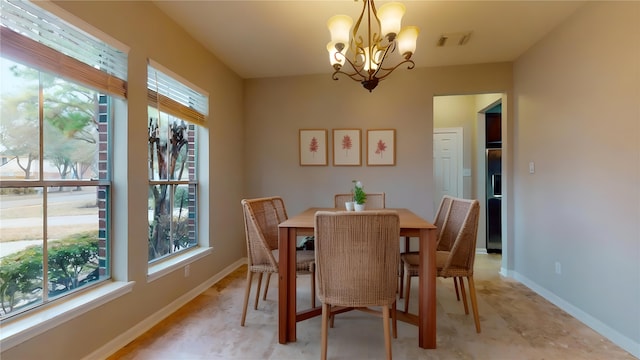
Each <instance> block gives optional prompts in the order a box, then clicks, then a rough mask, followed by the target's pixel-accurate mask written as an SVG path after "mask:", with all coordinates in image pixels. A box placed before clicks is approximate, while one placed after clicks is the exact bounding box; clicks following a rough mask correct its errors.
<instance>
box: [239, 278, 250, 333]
mask: <svg viewBox="0 0 640 360" xmlns="http://www.w3.org/2000/svg"><path fill="white" fill-rule="evenodd" d="M252 279H253V273H252V272H251V271H249V270H247V286H246V289H245V290H244V306H243V307H242V320H240V326H244V320H245V319H246V318H247V305H248V304H249V293H250V292H251V280H252Z"/></svg>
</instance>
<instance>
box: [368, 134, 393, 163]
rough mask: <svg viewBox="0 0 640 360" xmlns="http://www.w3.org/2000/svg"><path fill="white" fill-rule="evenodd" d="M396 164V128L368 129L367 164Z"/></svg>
mask: <svg viewBox="0 0 640 360" xmlns="http://www.w3.org/2000/svg"><path fill="white" fill-rule="evenodd" d="M395 164H396V130H395V129H370V130H367V165H368V166H394V165H395Z"/></svg>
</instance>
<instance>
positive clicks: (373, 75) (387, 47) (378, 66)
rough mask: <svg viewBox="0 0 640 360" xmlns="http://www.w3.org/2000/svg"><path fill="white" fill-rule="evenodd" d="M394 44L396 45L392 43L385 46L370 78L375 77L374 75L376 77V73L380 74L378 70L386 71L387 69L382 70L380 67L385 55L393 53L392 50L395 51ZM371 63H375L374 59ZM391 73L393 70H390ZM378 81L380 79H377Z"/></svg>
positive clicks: (385, 57)
mask: <svg viewBox="0 0 640 360" xmlns="http://www.w3.org/2000/svg"><path fill="white" fill-rule="evenodd" d="M395 44H396V43H395V42H393V43H391V44H389V45H387V46H386V47H385V48H384V54H382V57H381V58H380V62H376V65H377V69H376V71H375V72H374V73H373V74H372V75H371V77H376V75H378V73H379V72H380V70H388V69H385V68H383V67H382V64H384V61H385V60H386V59H387V55H388V54H389V52H393V50H395V49H396V47H395ZM389 49H391V51H389ZM372 57H373V54H372ZM373 61H374V62H375V59H374V60H373ZM398 65H399V64H398ZM396 67H397V65H396ZM391 71H393V70H391ZM384 76H386V75H384ZM379 79H381V78H379Z"/></svg>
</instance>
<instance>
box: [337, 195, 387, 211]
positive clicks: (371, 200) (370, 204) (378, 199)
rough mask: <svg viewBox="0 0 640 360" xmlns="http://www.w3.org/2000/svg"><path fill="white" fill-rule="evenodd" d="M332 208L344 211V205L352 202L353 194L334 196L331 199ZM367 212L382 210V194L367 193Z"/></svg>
mask: <svg viewBox="0 0 640 360" xmlns="http://www.w3.org/2000/svg"><path fill="white" fill-rule="evenodd" d="M333 201H334V207H335V208H336V209H344V208H345V206H344V203H346V202H348V201H353V194H336V195H335V196H334V197H333ZM366 204H367V206H366V209H367V210H377V209H384V208H385V203H384V193H383V192H382V193H367V202H366Z"/></svg>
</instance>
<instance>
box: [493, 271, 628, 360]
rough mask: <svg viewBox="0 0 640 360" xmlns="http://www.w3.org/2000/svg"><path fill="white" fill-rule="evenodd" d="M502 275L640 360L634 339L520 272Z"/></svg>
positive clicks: (504, 272)
mask: <svg viewBox="0 0 640 360" xmlns="http://www.w3.org/2000/svg"><path fill="white" fill-rule="evenodd" d="M500 273H501V274H502V275H504V276H507V275H508V276H509V277H511V278H513V279H515V280H517V281H519V282H521V283H522V284H523V285H525V286H526V287H528V288H529V289H531V290H533V291H534V292H535V293H537V294H538V295H540V296H542V297H543V298H545V299H547V300H548V301H549V302H551V303H552V304H554V305H556V306H557V307H559V308H560V309H562V310H564V311H566V312H567V313H568V314H569V315H571V316H573V317H574V318H576V319H578V320H579V321H581V322H582V323H584V324H585V325H587V326H588V327H590V328H592V329H593V330H594V331H596V332H598V333H599V334H600V335H602V336H604V337H606V338H607V339H609V340H610V341H611V342H613V343H614V344H616V345H618V346H620V347H621V348H623V349H624V350H626V351H628V352H629V353H631V355H633V356H635V357H637V358H639V359H640V342H636V341H634V340H633V339H630V338H628V337H626V336H624V335H622V334H620V333H619V332H618V331H616V330H615V329H612V328H611V327H610V326H608V325H606V324H604V323H603V322H601V321H600V320H598V319H596V318H594V317H593V316H591V315H589V314H587V313H586V312H584V311H582V310H580V309H579V308H577V307H575V306H573V305H572V304H570V303H568V302H567V301H565V300H564V299H562V298H560V297H558V296H557V295H556V294H554V293H552V292H550V291H549V290H547V289H545V288H544V287H542V286H540V285H538V284H537V283H536V282H534V281H531V279H529V278H527V277H526V276H523V275H521V274H519V273H518V272H515V271H506V270H505V269H504V268H501V269H500ZM505 274H507V275H505Z"/></svg>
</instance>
